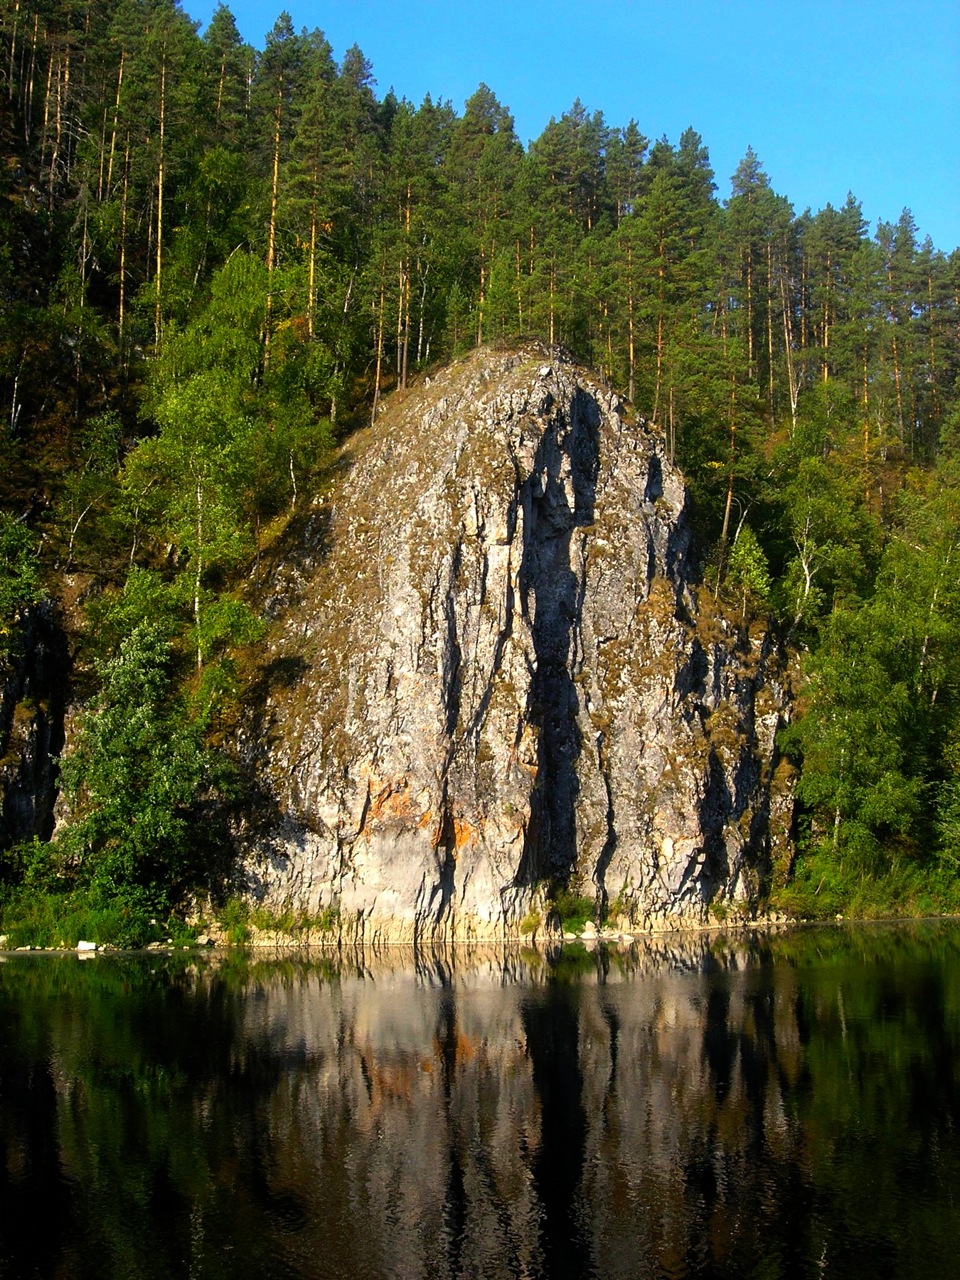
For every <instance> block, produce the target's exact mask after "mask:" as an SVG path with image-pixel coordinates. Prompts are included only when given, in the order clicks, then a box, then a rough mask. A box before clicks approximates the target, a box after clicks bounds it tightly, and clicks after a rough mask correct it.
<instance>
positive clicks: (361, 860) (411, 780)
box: [242, 346, 786, 942]
mask: <svg viewBox="0 0 960 1280" xmlns="http://www.w3.org/2000/svg"><path fill="white" fill-rule="evenodd" d="M344 462H345V465H344V469H343V476H342V479H340V480H339V482H338V483H337V484H336V485H335V486H334V487H333V489H332V491H331V492H330V493H329V494H328V495H326V496H325V497H324V499H323V510H322V512H318V519H317V521H316V522H315V526H316V528H317V529H320V530H322V545H320V542H319V541H318V544H317V546H316V547H315V548H313V554H310V555H305V557H304V561H303V562H304V563H306V564H308V565H311V566H312V567H311V568H310V569H309V571H308V572H307V573H305V574H304V573H299V575H298V576H297V579H296V581H294V582H285V581H284V573H283V568H282V566H281V568H280V570H278V578H277V581H276V582H275V583H274V584H273V587H272V599H273V601H274V605H273V606H272V607H273V611H274V613H275V615H276V616H275V618H274V621H273V623H272V628H273V629H272V633H271V641H270V653H269V659H268V663H267V667H266V670H267V672H268V673H269V672H272V673H274V675H275V679H274V680H273V683H272V685H270V692H269V695H268V696H267V697H266V699H265V701H264V704H263V705H262V706H260V707H258V708H257V709H256V711H255V713H254V715H253V720H252V722H251V725H250V726H249V731H248V733H247V734H246V735H245V741H246V744H247V745H246V748H245V749H246V750H247V753H248V755H249V764H250V766H251V767H252V768H253V769H254V770H255V771H256V772H257V773H258V774H259V776H260V777H261V778H262V779H263V780H264V787H265V792H266V794H267V797H268V802H267V803H264V804H263V805H261V806H260V809H259V811H258V812H257V813H254V814H252V815H251V819H250V821H249V823H247V824H246V825H245V827H244V831H243V833H242V840H243V845H244V867H245V873H246V875H247V879H248V887H249V890H250V892H251V893H252V894H253V895H254V896H255V897H257V898H259V899H261V900H264V901H265V902H267V903H268V904H270V905H273V906H277V907H279V906H281V905H283V906H290V905H293V906H295V907H296V908H298V909H302V910H307V911H310V912H319V911H322V910H329V909H331V908H334V909H336V911H337V912H338V913H339V915H338V919H339V921H340V928H341V929H342V931H343V933H344V935H345V936H346V937H348V938H350V939H352V940H356V941H365V942H370V941H375V940H378V939H380V940H388V939H389V940H395V941H427V940H431V941H439V940H442V939H444V940H449V939H471V938H476V939H485V938H499V937H505V936H516V935H517V934H518V932H519V928H520V924H521V921H523V922H524V925H525V932H526V931H528V930H529V928H530V920H531V916H533V918H536V915H537V913H539V912H545V909H546V906H547V903H548V899H549V896H550V894H551V893H552V892H554V891H555V890H556V889H557V888H558V887H559V886H567V887H572V888H574V889H575V890H576V891H578V892H580V893H586V894H588V895H590V896H593V897H595V898H596V900H597V906H598V910H599V912H600V913H601V914H603V915H610V916H613V917H615V918H616V921H618V922H619V923H620V924H621V925H622V927H624V928H634V929H640V928H651V927H655V926H656V925H657V924H662V923H665V922H670V923H675V924H680V923H683V924H689V923H701V922H703V921H705V920H706V919H707V918H708V910H709V907H710V904H711V903H715V902H717V901H718V900H722V901H724V902H741V903H745V904H749V902H750V901H751V898H752V896H753V895H754V894H755V892H756V887H757V885H758V883H759V882H760V880H761V879H762V877H763V876H764V875H765V874H766V873H767V871H768V868H769V859H770V850H771V837H770V824H769V785H770V781H771V778H772V777H773V772H774V769H775V767H776V764H777V759H776V745H775V737H776V731H777V727H778V724H779V721H780V718H781V716H782V715H783V713H784V709H785V706H786V697H785V692H784V687H783V675H782V671H781V666H780V662H779V660H778V658H777V655H776V654H775V652H774V651H773V647H772V645H771V644H770V642H769V640H768V638H767V637H766V635H765V634H760V635H759V636H758V635H756V634H754V635H753V637H751V636H750V635H748V634H746V633H744V631H743V629H742V628H739V627H737V626H736V625H735V624H733V623H730V622H728V621H726V620H725V619H724V618H723V616H722V613H718V612H717V610H716V607H715V606H714V604H713V602H712V601H710V602H709V607H708V610H707V612H708V613H709V614H710V617H709V618H707V617H706V613H705V611H704V610H703V609H702V608H701V606H700V603H699V600H700V596H701V595H702V594H703V593H702V592H699V591H698V586H697V583H696V581H695V578H694V570H693V558H692V554H691V546H690V532H689V526H688V522H687V518H686V505H687V497H686V490H685V486H684V482H683V479H682V476H681V475H680V473H679V472H678V471H677V469H676V468H675V467H674V466H672V465H671V463H670V462H669V461H668V459H667V457H666V454H665V451H664V448H663V442H662V440H661V437H660V435H659V433H658V432H657V431H656V430H655V429H654V428H652V427H651V426H649V425H648V424H647V423H646V422H645V421H644V420H643V419H642V418H639V417H636V416H635V415H634V414H633V413H632V411H631V410H630V409H629V407H628V406H627V405H626V404H625V402H624V401H623V400H622V399H621V398H620V397H619V396H617V395H616V394H614V393H612V392H610V391H609V390H607V389H606V388H604V387H603V386H602V385H600V383H599V382H598V381H597V380H595V379H594V378H592V377H591V376H590V375H589V374H588V373H587V372H586V371H585V370H584V369H583V368H581V367H580V366H578V365H577V364H575V363H574V362H573V361H571V360H568V359H566V358H564V357H563V356H562V355H560V354H559V353H558V352H556V351H554V350H550V351H547V350H546V349H545V348H541V347H536V346H530V347H527V348H523V349H520V350H518V351H514V352H510V353H494V352H491V351H488V350H482V351H479V352H477V353H475V354H474V355H472V356H471V357H469V358H467V359H466V360H465V361H462V362H460V363H459V364H457V365H454V366H452V367H451V368H449V369H448V370H447V371H446V372H445V373H443V374H442V375H440V376H439V377H438V378H436V379H435V380H434V381H433V382H432V384H431V385H430V387H429V389H426V388H424V389H423V390H418V391H414V392H411V393H409V394H408V395H407V397H406V398H405V399H404V400H402V401H398V402H396V403H395V404H393V405H392V406H391V407H389V408H388V409H387V410H386V411H385V412H384V413H383V415H382V416H381V417H380V419H379V420H378V421H377V423H376V425H375V426H374V427H371V428H369V429H368V430H367V431H365V432H362V433H360V434H359V435H357V436H354V437H353V438H352V439H351V441H350V442H349V445H348V446H347V456H346V457H345V459H344ZM321 515H322V518H319V517H320V516H321ZM278 601H279V602H284V601H285V604H277V603H276V602H278ZM707 622H709V625H706V623H707ZM268 683H269V681H268ZM782 811H783V803H782V798H781V800H780V801H778V814H781V815H782Z"/></svg>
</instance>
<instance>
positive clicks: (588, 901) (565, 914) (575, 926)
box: [548, 889, 597, 933]
mask: <svg viewBox="0 0 960 1280" xmlns="http://www.w3.org/2000/svg"><path fill="white" fill-rule="evenodd" d="M596 909H597V908H596V903H595V902H594V900H593V898H587V897H584V896H583V895H581V894H577V893H574V892H573V891H572V890H570V889H556V890H555V891H554V893H553V895H552V897H551V898H550V901H549V903H548V910H549V911H551V912H553V913H554V914H555V915H556V916H557V917H558V918H559V920H560V924H561V925H562V926H563V929H564V931H565V932H566V933H579V932H580V931H581V930H582V929H583V926H584V925H585V924H586V923H587V921H588V920H592V919H593V918H594V916H595V914H596Z"/></svg>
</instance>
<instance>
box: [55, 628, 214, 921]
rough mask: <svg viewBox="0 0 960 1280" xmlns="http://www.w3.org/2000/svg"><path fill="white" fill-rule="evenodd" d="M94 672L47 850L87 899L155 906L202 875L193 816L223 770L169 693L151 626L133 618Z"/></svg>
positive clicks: (160, 645) (165, 648)
mask: <svg viewBox="0 0 960 1280" xmlns="http://www.w3.org/2000/svg"><path fill="white" fill-rule="evenodd" d="M100 676H101V679H102V690H101V693H100V695H99V697H98V698H97V699H96V700H95V702H94V703H93V704H92V706H90V707H89V708H88V710H87V711H86V713H85V715H84V717H83V720H82V723H81V727H80V733H79V737H78V742H77V746H76V748H75V750H74V751H73V752H72V753H71V754H70V755H68V756H67V757H66V758H65V760H64V762H63V787H64V791H65V793H66V794H67V796H68V799H69V802H70V806H71V814H72V821H71V823H70V825H69V827H67V829H66V830H65V831H64V833H63V834H62V836H60V837H59V838H58V840H57V842H56V845H55V850H54V856H55V858H56V859H57V861H58V862H59V864H60V866H61V867H62V874H63V876H64V878H66V879H68V880H70V881H73V882H74V883H77V884H79V885H81V886H83V887H85V888H86V889H87V890H88V891H89V892H90V893H91V895H92V896H93V897H94V898H95V899H102V900H103V901H104V902H105V903H106V902H112V901H114V900H120V901H122V902H124V903H125V904H128V905H130V906H131V907H132V908H135V909H137V910H139V911H142V912H144V913H146V914H153V913H155V912H157V911H165V910H166V909H168V908H169V907H172V906H175V905H177V903H178V902H179V900H180V897H181V896H182V895H183V894H184V893H185V892H186V891H187V890H188V888H190V887H191V885H192V884H193V883H195V882H196V881H197V880H198V879H200V878H201V877H202V876H203V874H204V868H203V865H202V861H201V860H200V858H199V856H198V855H200V854H201V853H202V852H203V851H204V850H203V847H202V845H201V846H200V847H199V848H198V844H197V826H198V821H199V815H200V814H201V813H202V812H203V811H204V809H205V808H206V807H208V806H209V803H210V801H211V800H213V799H215V797H216V796H217V794H218V792H222V789H223V786H224V783H225V782H226V780H227V779H226V776H225V774H224V769H223V766H222V765H221V764H220V762H219V761H218V760H217V759H216V757H215V756H214V755H213V754H212V753H211V752H210V750H209V749H208V748H207V747H205V745H204V742H203V736H202V732H201V726H200V725H199V724H198V723H197V722H196V721H195V720H193V719H191V718H190V716H189V713H188V711H187V708H186V707H185V706H184V704H183V702H182V700H181V698H180V697H179V696H178V695H177V693H176V686H175V682H174V678H173V669H172V654H171V650H170V645H169V642H168V641H167V639H166V638H165V637H164V635H163V633H162V631H161V629H160V628H159V627H158V626H156V625H152V624H149V623H141V624H139V625H138V626H136V627H135V628H134V629H133V631H132V632H131V633H130V634H129V635H128V636H127V637H126V638H125V639H124V640H123V641H122V642H121V644H120V647H119V651H118V652H117V654H116V656H114V657H111V658H109V659H107V660H105V661H104V662H103V663H102V664H101V666H100Z"/></svg>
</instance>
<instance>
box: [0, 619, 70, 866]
mask: <svg viewBox="0 0 960 1280" xmlns="http://www.w3.org/2000/svg"><path fill="white" fill-rule="evenodd" d="M19 630H20V644H19V646H18V653H17V656H15V657H14V658H13V659H12V660H11V661H10V663H9V666H8V668H7V670H5V671H4V672H3V676H2V679H0V848H5V847H7V846H8V845H10V844H12V843H14V842H15V841H18V840H29V839H31V838H32V837H33V836H38V837H39V838H40V839H44V840H47V839H49V838H50V834H51V832H52V831H53V823H54V817H53V814H54V803H55V801H56V797H57V772H58V757H59V754H60V750H61V748H62V747H63V739H64V728H63V725H64V705H65V701H66V693H67V688H66V683H67V671H68V667H69V660H68V654H67V644H66V639H65V637H64V634H63V631H62V629H61V628H60V627H59V626H58V625H57V622H56V619H55V617H54V615H53V610H52V608H51V606H50V605H49V604H42V605H38V606H36V607H35V608H33V609H30V610H29V611H28V612H27V613H26V614H25V615H24V617H23V618H22V619H21V620H20V623H19Z"/></svg>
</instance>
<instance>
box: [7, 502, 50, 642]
mask: <svg viewBox="0 0 960 1280" xmlns="http://www.w3.org/2000/svg"><path fill="white" fill-rule="evenodd" d="M43 597H44V590H43V585H42V581H41V577H40V567H39V563H38V560H37V539H36V537H35V536H34V534H33V533H32V531H31V530H30V529H29V528H28V527H27V525H25V524H24V523H23V522H22V521H20V520H15V519H14V518H13V516H11V515H9V514H8V513H7V512H5V511H0V659H9V658H10V657H11V656H12V654H13V653H15V652H16V651H17V648H18V645H19V643H20V640H19V636H18V632H17V624H18V623H19V621H20V619H21V618H22V617H23V614H24V613H25V611H26V610H27V609H29V608H30V607H31V606H33V605H36V604H38V603H39V602H40V601H41V600H42V599H43Z"/></svg>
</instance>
